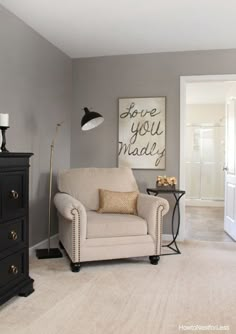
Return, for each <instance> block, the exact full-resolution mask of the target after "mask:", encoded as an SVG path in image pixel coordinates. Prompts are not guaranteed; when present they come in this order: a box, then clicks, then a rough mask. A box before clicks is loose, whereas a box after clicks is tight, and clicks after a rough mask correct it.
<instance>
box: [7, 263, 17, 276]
mask: <svg viewBox="0 0 236 334" xmlns="http://www.w3.org/2000/svg"><path fill="white" fill-rule="evenodd" d="M9 273H10V274H13V275H17V274H18V268H17V267H16V266H15V265H14V264H12V265H11V266H10V268H9Z"/></svg>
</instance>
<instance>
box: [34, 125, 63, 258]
mask: <svg viewBox="0 0 236 334" xmlns="http://www.w3.org/2000/svg"><path fill="white" fill-rule="evenodd" d="M62 124H63V122H61V123H58V124H57V127H56V133H55V136H54V138H53V140H52V143H51V147H50V148H51V149H50V172H49V196H48V248H47V249H37V250H36V256H37V258H38V259H49V258H50V259H51V258H58V257H62V253H61V251H60V249H59V248H51V206H52V171H53V156H54V145H55V140H56V137H57V133H58V129H59V127H60V126H61V125H62Z"/></svg>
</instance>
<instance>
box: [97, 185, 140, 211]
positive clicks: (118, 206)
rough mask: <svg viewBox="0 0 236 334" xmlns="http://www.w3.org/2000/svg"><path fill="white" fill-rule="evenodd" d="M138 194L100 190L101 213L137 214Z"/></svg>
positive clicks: (134, 192)
mask: <svg viewBox="0 0 236 334" xmlns="http://www.w3.org/2000/svg"><path fill="white" fill-rule="evenodd" d="M137 199H138V192H137V191H131V192H119V191H110V190H104V189H99V209H98V210H97V212H100V213H126V214H132V215H135V214H136V211H137V210H136V208H137Z"/></svg>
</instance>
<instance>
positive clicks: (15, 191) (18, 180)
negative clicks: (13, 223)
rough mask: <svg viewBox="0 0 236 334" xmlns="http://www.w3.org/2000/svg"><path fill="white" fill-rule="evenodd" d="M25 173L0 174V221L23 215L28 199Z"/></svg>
mask: <svg viewBox="0 0 236 334" xmlns="http://www.w3.org/2000/svg"><path fill="white" fill-rule="evenodd" d="M26 181H27V180H26V173H25V171H24V170H22V171H17V172H8V173H3V172H2V173H0V195H1V198H0V220H3V219H4V220H9V219H12V218H16V217H19V216H22V215H24V213H25V210H26V206H27V201H28V197H27V198H26V196H28V189H26V185H27V182H26Z"/></svg>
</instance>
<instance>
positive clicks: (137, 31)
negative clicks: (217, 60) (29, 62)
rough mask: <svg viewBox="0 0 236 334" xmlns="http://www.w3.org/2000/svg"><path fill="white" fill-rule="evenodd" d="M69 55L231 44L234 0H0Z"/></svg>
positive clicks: (235, 44)
mask: <svg viewBox="0 0 236 334" xmlns="http://www.w3.org/2000/svg"><path fill="white" fill-rule="evenodd" d="M0 4H2V5H3V6H4V7H6V8H7V9H8V10H9V11H11V12H13V13H14V14H15V15H17V16H18V17H19V18H21V19H22V20H23V21H24V22H26V23H27V24H28V25H29V26H31V27H32V28H33V29H35V30H36V31H37V32H38V33H40V34H41V35H42V36H44V37H45V38H46V39H48V40H49V41H50V42H51V43H53V44H54V45H56V46H57V47H58V48H59V49H61V50H62V51H64V52H65V53H66V54H68V55H69V56H70V57H72V58H78V57H92V56H105V55H118V54H136V53H152V52H164V51H183V50H210V49H228V48H236V38H235V34H236V19H235V17H236V1H235V0H162V1H161V0H0Z"/></svg>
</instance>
